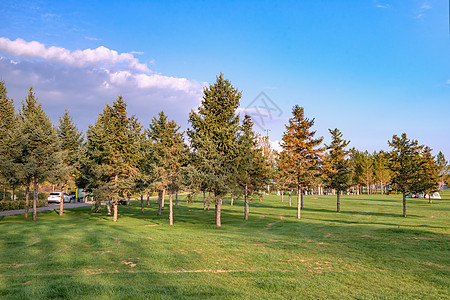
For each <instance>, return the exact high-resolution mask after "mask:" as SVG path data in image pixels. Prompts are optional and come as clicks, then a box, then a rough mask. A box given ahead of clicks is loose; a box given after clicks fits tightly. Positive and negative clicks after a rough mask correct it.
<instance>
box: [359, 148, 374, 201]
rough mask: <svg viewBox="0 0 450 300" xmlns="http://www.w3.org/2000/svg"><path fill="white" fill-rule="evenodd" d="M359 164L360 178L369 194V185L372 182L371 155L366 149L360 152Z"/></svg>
mask: <svg viewBox="0 0 450 300" xmlns="http://www.w3.org/2000/svg"><path fill="white" fill-rule="evenodd" d="M360 164H361V169H362V179H363V182H364V184H365V186H366V189H367V195H370V190H371V189H370V187H371V185H372V183H373V173H374V170H373V158H372V155H371V154H370V153H369V152H368V151H367V150H366V151H364V152H361V156H360Z"/></svg>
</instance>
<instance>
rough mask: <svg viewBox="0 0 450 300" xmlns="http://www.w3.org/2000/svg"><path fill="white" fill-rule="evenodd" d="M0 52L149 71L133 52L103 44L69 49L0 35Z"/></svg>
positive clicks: (62, 61)
mask: <svg viewBox="0 0 450 300" xmlns="http://www.w3.org/2000/svg"><path fill="white" fill-rule="evenodd" d="M0 52H6V53H8V54H10V55H13V56H16V57H21V58H30V59H44V60H46V61H49V62H54V63H61V64H64V65H67V66H73V67H86V66H98V65H106V66H110V67H111V66H117V65H121V64H122V65H126V66H128V67H129V68H131V69H134V70H137V71H141V72H150V69H149V68H148V67H147V65H145V64H141V63H139V61H138V60H137V58H135V57H134V56H133V54H131V53H120V54H119V53H118V52H117V51H115V50H110V49H108V48H106V47H104V46H100V47H98V48H96V49H85V50H75V51H70V50H68V49H65V48H62V47H55V46H52V47H46V46H45V45H44V44H41V43H39V42H36V41H31V42H27V41H25V40H23V39H16V40H15V41H11V40H10V39H8V38H4V37H0Z"/></svg>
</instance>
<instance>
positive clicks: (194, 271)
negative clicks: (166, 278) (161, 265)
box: [161, 269, 253, 274]
mask: <svg viewBox="0 0 450 300" xmlns="http://www.w3.org/2000/svg"><path fill="white" fill-rule="evenodd" d="M234 272H253V270H211V269H205V270H176V271H162V272H161V273H163V274H172V273H234Z"/></svg>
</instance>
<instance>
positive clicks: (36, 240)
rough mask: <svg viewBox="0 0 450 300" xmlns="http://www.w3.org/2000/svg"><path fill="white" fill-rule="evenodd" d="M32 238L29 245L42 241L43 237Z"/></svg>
mask: <svg viewBox="0 0 450 300" xmlns="http://www.w3.org/2000/svg"><path fill="white" fill-rule="evenodd" d="M31 239H32V240H33V241H32V242H31V244H29V245H28V247H30V246H33V245H35V244H37V243H39V242H40V241H41V238H38V237H32V238H31Z"/></svg>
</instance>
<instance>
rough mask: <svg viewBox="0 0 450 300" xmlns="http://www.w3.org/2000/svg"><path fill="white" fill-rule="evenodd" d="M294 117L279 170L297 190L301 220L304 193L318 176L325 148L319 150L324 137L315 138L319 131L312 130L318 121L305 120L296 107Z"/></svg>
mask: <svg viewBox="0 0 450 300" xmlns="http://www.w3.org/2000/svg"><path fill="white" fill-rule="evenodd" d="M292 115H293V117H292V118H290V119H289V124H288V125H286V131H285V132H284V135H283V138H282V140H283V142H282V144H281V147H282V148H283V151H281V153H280V160H279V165H278V167H279V168H281V169H283V170H284V172H285V174H286V176H287V177H288V178H289V179H288V180H289V181H290V182H292V183H293V184H294V185H295V187H296V189H297V218H298V219H300V217H301V213H300V209H301V208H302V203H303V189H304V188H305V187H307V186H308V185H310V184H311V182H312V181H313V177H314V176H317V175H318V173H317V171H318V170H319V168H320V164H321V160H322V158H323V152H324V148H322V147H319V145H320V144H321V143H322V141H323V137H320V138H317V139H315V138H314V135H315V134H316V131H312V130H311V127H312V126H313V125H314V119H311V120H309V119H308V118H305V115H304V110H303V107H300V106H298V105H295V106H294V108H293V109H292Z"/></svg>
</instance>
